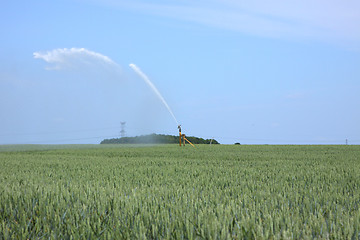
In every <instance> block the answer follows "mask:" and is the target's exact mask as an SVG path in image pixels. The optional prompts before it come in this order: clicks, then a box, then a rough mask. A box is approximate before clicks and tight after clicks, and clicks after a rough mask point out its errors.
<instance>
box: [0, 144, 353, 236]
mask: <svg viewBox="0 0 360 240" xmlns="http://www.w3.org/2000/svg"><path fill="white" fill-rule="evenodd" d="M0 166H1V167H0V223H1V225H0V239H38V238H39V239H49V238H50V239H70V238H72V239H96V238H100V239H145V238H146V239H255V238H256V239H311V238H318V239H359V238H360V235H359V231H360V208H359V207H360V146H345V145H344V146H335V145H334V146H271V145H269V146H266V145H264V146H245V145H241V146H234V145H233V146H229V145H211V146H209V145H201V146H200V145H198V146H197V147H196V148H192V147H191V146H186V147H181V148H180V147H179V146H177V145H158V146H155V145H152V146H147V145H143V146H140V147H139V146H136V145H123V146H121V145H52V146H49V145H48V146H47V145H43V146H41V145H40V146H39V145H32V146H31V145H24V146H0Z"/></svg>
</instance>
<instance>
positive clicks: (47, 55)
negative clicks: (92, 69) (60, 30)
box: [33, 48, 119, 70]
mask: <svg viewBox="0 0 360 240" xmlns="http://www.w3.org/2000/svg"><path fill="white" fill-rule="evenodd" d="M33 55H34V58H38V59H43V60H44V61H45V62H47V63H51V64H54V66H53V67H46V69H47V70H62V69H76V68H80V67H82V66H84V65H85V66H94V65H96V66H98V65H99V64H100V65H103V66H111V67H118V68H119V65H118V64H116V63H115V62H114V61H113V60H111V59H110V58H109V57H107V56H104V55H102V54H100V53H97V52H93V51H90V50H87V49H85V48H70V49H68V48H58V49H54V50H51V51H46V52H34V53H33Z"/></svg>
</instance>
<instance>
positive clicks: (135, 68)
mask: <svg viewBox="0 0 360 240" xmlns="http://www.w3.org/2000/svg"><path fill="white" fill-rule="evenodd" d="M129 66H130V67H131V68H132V69H133V70H134V71H135V72H136V73H137V74H138V75H139V76H140V77H141V78H142V79H143V80H144V81H145V82H146V84H147V85H149V87H150V88H151V89H152V90H153V91H154V93H155V94H156V96H158V98H159V99H160V100H161V102H162V103H163V104H164V105H165V107H166V108H167V110H168V111H169V113H170V114H171V116H172V117H173V118H174V120H175V122H176V125H179V123H178V121H177V119H176V117H175V115H174V113H173V112H172V111H171V108H170V107H169V105H168V104H167V102H166V101H165V99H164V98H163V96H162V95H161V93H160V92H159V90H158V89H157V88H156V87H155V85H154V84H153V83H152V82H151V81H150V79H149V78H148V76H146V75H145V73H143V72H142V71H141V70H140V68H139V67H138V66H136V65H135V64H133V63H131V64H129Z"/></svg>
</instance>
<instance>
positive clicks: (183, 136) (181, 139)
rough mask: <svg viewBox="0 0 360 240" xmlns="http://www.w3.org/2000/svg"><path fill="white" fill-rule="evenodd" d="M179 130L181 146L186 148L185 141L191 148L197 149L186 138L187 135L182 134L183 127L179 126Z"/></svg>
mask: <svg viewBox="0 0 360 240" xmlns="http://www.w3.org/2000/svg"><path fill="white" fill-rule="evenodd" d="M178 129H179V146H180V147H181V144H183V146H184V147H185V141H186V142H188V143H190V145H191V146H193V147H195V146H194V144H192V143H191V142H190V141H189V140H188V139H187V138H186V137H185V134H182V133H181V125H178Z"/></svg>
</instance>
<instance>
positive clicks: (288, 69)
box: [0, 0, 360, 144]
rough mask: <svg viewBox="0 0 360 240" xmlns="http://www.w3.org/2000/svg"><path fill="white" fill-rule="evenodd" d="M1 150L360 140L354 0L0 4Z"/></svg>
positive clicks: (359, 8)
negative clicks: (162, 138) (139, 139)
mask: <svg viewBox="0 0 360 240" xmlns="http://www.w3.org/2000/svg"><path fill="white" fill-rule="evenodd" d="M0 31H1V38H0V44H1V47H0V111H1V112H0V144H23V143H26V144H31V143H34V144H35V143H45V144H46V143H49V144H60V143H99V142H100V141H101V140H102V139H104V138H113V137H119V134H120V130H121V129H120V127H121V125H120V122H123V121H125V122H126V126H125V131H126V135H127V136H135V135H139V134H148V133H162V134H173V135H175V134H177V131H178V130H177V125H176V122H175V121H174V119H173V117H172V116H171V114H170V113H169V112H168V110H167V108H166V107H165V105H164V104H163V103H162V101H161V100H160V99H159V98H158V97H157V95H156V94H155V92H154V91H153V90H152V89H151V88H150V87H149V85H148V84H146V82H145V81H144V80H143V79H142V78H141V77H140V76H139V75H138V74H136V72H135V71H133V69H132V68H130V67H129V64H131V63H133V64H136V66H138V67H139V68H140V69H141V70H142V71H143V72H144V73H145V74H146V75H147V76H148V77H149V79H150V80H151V81H152V83H153V84H154V85H155V86H156V87H157V89H158V90H159V92H160V93H161V94H162V96H163V97H164V99H165V100H166V101H167V103H168V105H169V106H170V108H171V110H172V111H173V113H174V115H175V117H176V119H177V120H178V122H179V123H180V124H182V127H183V132H184V133H185V134H187V135H192V136H198V137H203V138H215V139H217V140H218V141H219V142H221V143H225V144H233V143H235V142H240V143H242V144H345V141H346V139H348V143H349V144H360V124H359V123H360V2H359V1H358V0H349V1H343V0H326V1H325V0H318V1H313V0H301V1H296V0H295V1H288V0H274V1H259V0H252V1H235V0H207V1H204V0H197V1H194V0H169V1H164V0H155V1H151V2H150V1H145V0H124V1H121V0H117V1H116V0H89V1H86V0H61V1H60V0H54V1H48V0H35V1H19V0H12V1H3V2H2V4H1V7H0Z"/></svg>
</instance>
